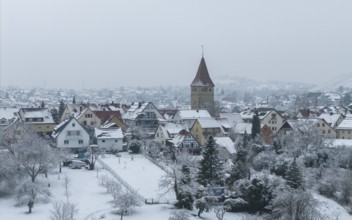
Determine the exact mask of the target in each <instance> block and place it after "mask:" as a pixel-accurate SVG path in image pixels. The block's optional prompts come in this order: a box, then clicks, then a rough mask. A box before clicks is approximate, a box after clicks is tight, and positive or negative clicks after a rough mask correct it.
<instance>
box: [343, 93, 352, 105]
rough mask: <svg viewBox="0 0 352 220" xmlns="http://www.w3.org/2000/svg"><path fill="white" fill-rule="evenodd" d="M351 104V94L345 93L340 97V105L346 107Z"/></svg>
mask: <svg viewBox="0 0 352 220" xmlns="http://www.w3.org/2000/svg"><path fill="white" fill-rule="evenodd" d="M351 103H352V97H351V93H345V94H344V95H343V97H342V105H344V106H347V105H349V104H351Z"/></svg>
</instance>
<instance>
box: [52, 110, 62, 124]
mask: <svg viewBox="0 0 352 220" xmlns="http://www.w3.org/2000/svg"><path fill="white" fill-rule="evenodd" d="M51 115H52V116H53V119H54V122H55V124H59V123H60V118H59V113H58V112H57V109H56V108H53V109H51Z"/></svg>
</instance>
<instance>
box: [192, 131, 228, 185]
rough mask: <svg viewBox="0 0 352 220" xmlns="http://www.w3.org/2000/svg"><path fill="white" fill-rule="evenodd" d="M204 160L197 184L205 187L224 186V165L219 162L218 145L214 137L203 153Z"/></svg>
mask: <svg viewBox="0 0 352 220" xmlns="http://www.w3.org/2000/svg"><path fill="white" fill-rule="evenodd" d="M202 155H203V159H202V160H201V161H200V167H199V170H198V176H197V182H198V183H199V184H201V185H203V186H207V185H213V184H215V185H223V176H222V164H221V163H220V160H219V152H218V150H217V145H216V143H215V140H214V138H213V137H212V136H210V137H209V139H208V143H207V144H206V146H205V147H204V149H203V151H202Z"/></svg>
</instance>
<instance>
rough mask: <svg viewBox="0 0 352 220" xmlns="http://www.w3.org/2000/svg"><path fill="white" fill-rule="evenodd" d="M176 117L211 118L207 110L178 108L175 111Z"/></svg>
mask: <svg viewBox="0 0 352 220" xmlns="http://www.w3.org/2000/svg"><path fill="white" fill-rule="evenodd" d="M176 115H177V117H178V119H181V120H187V119H197V118H211V115H210V114H209V112H208V111H207V110H179V111H178V112H177V113H176Z"/></svg>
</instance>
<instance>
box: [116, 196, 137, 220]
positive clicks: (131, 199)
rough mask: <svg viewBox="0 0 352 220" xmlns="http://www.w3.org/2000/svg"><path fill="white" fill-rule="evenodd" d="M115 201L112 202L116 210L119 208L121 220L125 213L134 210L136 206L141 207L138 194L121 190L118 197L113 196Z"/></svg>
mask: <svg viewBox="0 0 352 220" xmlns="http://www.w3.org/2000/svg"><path fill="white" fill-rule="evenodd" d="M113 197H114V200H113V201H112V204H113V207H114V208H119V210H120V215H121V220H122V219H123V216H124V214H125V213H127V212H128V211H129V210H131V209H133V208H134V207H135V206H140V205H141V203H140V201H139V199H138V197H137V195H136V194H134V193H131V192H129V191H127V190H120V191H119V193H118V195H115V196H113Z"/></svg>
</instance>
